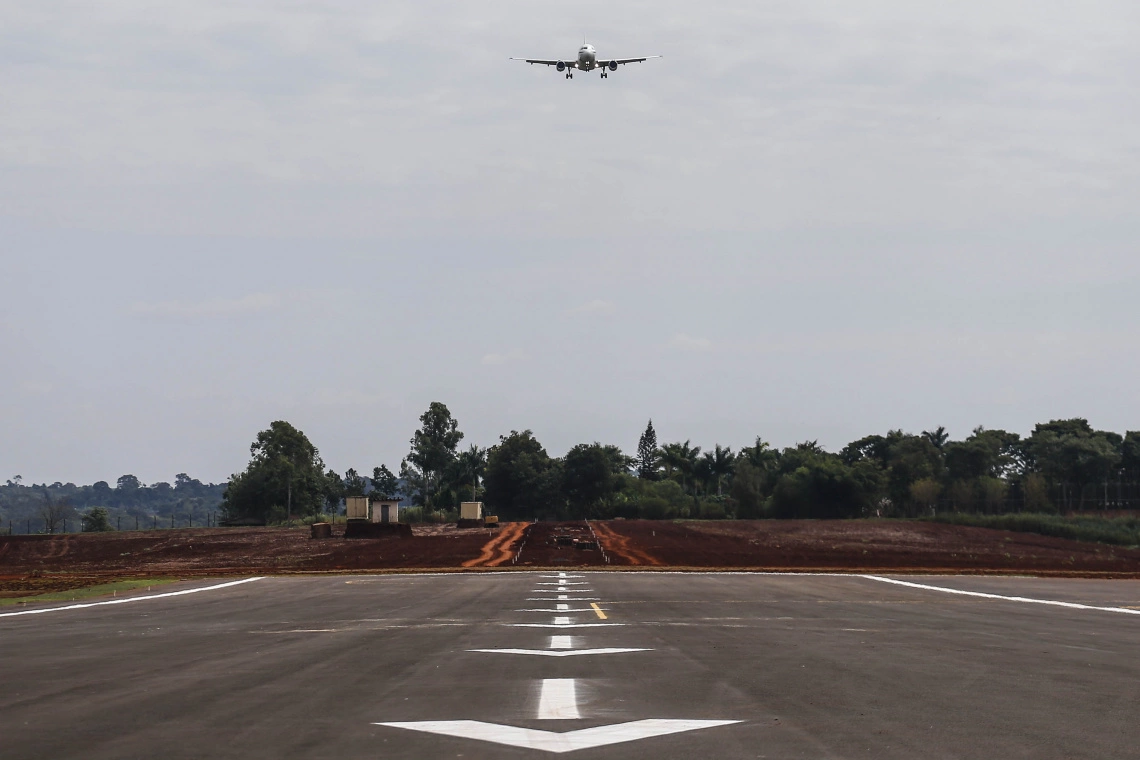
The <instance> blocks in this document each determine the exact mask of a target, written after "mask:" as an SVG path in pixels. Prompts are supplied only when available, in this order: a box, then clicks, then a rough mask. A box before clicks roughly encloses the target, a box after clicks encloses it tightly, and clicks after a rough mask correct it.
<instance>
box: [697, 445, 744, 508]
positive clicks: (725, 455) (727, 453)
mask: <svg viewBox="0 0 1140 760" xmlns="http://www.w3.org/2000/svg"><path fill="white" fill-rule="evenodd" d="M735 461H736V455H735V454H733V453H732V449H731V448H729V447H728V446H724V447H722V446H721V445H720V444H719V443H718V444H716V447H715V448H714V449H713V450H712V451H706V452H705V456H704V459H703V460H702V462H701V464H702V465H703V469H704V472H705V473H706V474H707V477H708V478H709V480H710V482H713V483H716V495H717V496H723V495H724V479H725V478H726V477H728V476H730V475H732V465H733V462H735Z"/></svg>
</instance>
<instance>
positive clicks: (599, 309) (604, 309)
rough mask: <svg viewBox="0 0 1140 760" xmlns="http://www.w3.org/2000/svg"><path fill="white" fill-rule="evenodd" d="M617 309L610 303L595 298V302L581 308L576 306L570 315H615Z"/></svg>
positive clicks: (587, 303)
mask: <svg viewBox="0 0 1140 760" xmlns="http://www.w3.org/2000/svg"><path fill="white" fill-rule="evenodd" d="M615 311H617V309H616V308H615V307H614V305H613V304H612V303H610V302H609V301H603V300H602V299H600V298H595V299H594V300H593V301H588V302H586V303H584V304H582V305H581V306H575V307H574V308H573V309H571V310H570V311H569V312H568V313H569V314H599V315H602V314H613V313H614V312H615Z"/></svg>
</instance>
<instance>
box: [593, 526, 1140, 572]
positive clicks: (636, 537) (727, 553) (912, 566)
mask: <svg viewBox="0 0 1140 760" xmlns="http://www.w3.org/2000/svg"><path fill="white" fill-rule="evenodd" d="M594 526H595V529H596V530H597V531H598V535H599V536H601V537H603V540H602V544H603V546H604V547H605V548H606V551H607V552H608V553H609V554H610V555H611V562H612V563H613V564H623V565H638V566H655V565H656V566H670V567H723V568H740V567H748V568H755V569H768V570H817V569H818V570H841V571H860V572H866V571H869V570H891V571H896V572H897V571H900V570H907V571H911V570H914V571H924V572H931V571H936V570H948V571H954V572H992V573H1014V572H1027V573H1038V574H1056V575H1069V574H1081V575H1100V574H1121V575H1129V576H1138V577H1140V550H1135V549H1125V548H1122V547H1118V546H1107V545H1105V544H1095V543H1085V542H1079V541H1068V540H1065V539H1060V538H1048V537H1046V536H1039V535H1036V534H1033V533H1013V532H1010V531H1002V530H990V529H988V528H969V527H963V526H957V525H945V524H942V523H927V522H911V521H905V520H818V521H817V520H735V521H699V522H698V521H685V522H664V521H655V520H613V521H610V522H606V523H594Z"/></svg>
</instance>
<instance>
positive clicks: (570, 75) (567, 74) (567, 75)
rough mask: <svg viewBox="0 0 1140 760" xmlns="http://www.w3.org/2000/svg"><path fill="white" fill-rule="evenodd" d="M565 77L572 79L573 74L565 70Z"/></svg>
mask: <svg viewBox="0 0 1140 760" xmlns="http://www.w3.org/2000/svg"><path fill="white" fill-rule="evenodd" d="M566 78H567V79H573V78H574V75H573V74H571V73H570V72H569V71H567V72H566Z"/></svg>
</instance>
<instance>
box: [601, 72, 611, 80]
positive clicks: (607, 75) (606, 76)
mask: <svg viewBox="0 0 1140 760" xmlns="http://www.w3.org/2000/svg"><path fill="white" fill-rule="evenodd" d="M609 78H610V75H609V74H607V73H606V72H604V71H603V72H602V79H609Z"/></svg>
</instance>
